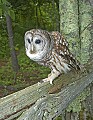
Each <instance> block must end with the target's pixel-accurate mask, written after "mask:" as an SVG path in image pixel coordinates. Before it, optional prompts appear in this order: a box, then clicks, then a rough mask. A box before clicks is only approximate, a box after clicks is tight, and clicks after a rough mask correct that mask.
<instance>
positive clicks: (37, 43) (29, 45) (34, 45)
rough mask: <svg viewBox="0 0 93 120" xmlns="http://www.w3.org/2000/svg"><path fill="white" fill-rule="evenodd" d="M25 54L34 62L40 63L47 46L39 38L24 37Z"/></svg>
mask: <svg viewBox="0 0 93 120" xmlns="http://www.w3.org/2000/svg"><path fill="white" fill-rule="evenodd" d="M25 46H26V54H27V56H28V57H29V58H30V59H32V60H34V61H41V60H42V59H43V58H44V57H45V55H46V54H47V49H48V44H47V42H46V40H45V39H42V38H41V36H39V35H37V36H34V37H32V36H30V37H29V36H26V38H25Z"/></svg>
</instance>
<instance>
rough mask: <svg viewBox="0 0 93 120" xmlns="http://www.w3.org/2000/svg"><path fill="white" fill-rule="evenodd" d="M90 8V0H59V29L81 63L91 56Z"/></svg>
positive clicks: (91, 26)
mask: <svg viewBox="0 0 93 120" xmlns="http://www.w3.org/2000/svg"><path fill="white" fill-rule="evenodd" d="M92 8H93V2H92V0H59V11H60V31H61V32H62V33H63V35H65V37H66V38H67V40H68V42H69V44H70V49H71V51H72V52H73V53H74V55H75V56H76V57H78V58H79V60H80V61H81V63H83V64H84V63H86V62H87V61H88V60H89V59H90V56H92V57H91V59H92V58H93V40H92V39H93V38H92V37H93V18H92V16H93V15H92V14H93V9H92ZM91 43H92V44H91Z"/></svg>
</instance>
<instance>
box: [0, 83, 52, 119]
mask: <svg viewBox="0 0 93 120" xmlns="http://www.w3.org/2000/svg"><path fill="white" fill-rule="evenodd" d="M50 86H51V85H49V83H44V84H41V85H38V83H37V84H35V85H33V86H30V87H27V88H25V89H23V90H20V91H18V92H15V93H13V94H11V95H8V96H6V97H3V98H1V99H0V120H5V119H6V118H7V119H8V117H10V116H11V115H14V114H16V113H17V112H20V111H22V109H26V108H28V107H29V106H31V105H32V104H34V103H35V101H36V100H38V99H39V98H40V97H42V96H45V95H47V94H48V90H49V88H50Z"/></svg>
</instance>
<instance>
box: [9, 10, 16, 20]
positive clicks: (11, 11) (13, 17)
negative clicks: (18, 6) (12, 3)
mask: <svg viewBox="0 0 93 120" xmlns="http://www.w3.org/2000/svg"><path fill="white" fill-rule="evenodd" d="M8 14H9V15H10V17H11V18H12V19H13V20H15V12H14V11H13V10H9V11H8Z"/></svg>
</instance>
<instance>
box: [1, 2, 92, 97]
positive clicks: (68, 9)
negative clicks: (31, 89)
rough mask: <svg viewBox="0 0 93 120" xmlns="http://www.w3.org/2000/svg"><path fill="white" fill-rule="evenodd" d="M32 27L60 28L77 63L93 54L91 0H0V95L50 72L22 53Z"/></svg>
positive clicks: (37, 79)
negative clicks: (26, 35) (27, 32)
mask: <svg viewBox="0 0 93 120" xmlns="http://www.w3.org/2000/svg"><path fill="white" fill-rule="evenodd" d="M33 28H39V29H45V30H48V31H54V30H55V31H59V32H61V33H62V34H63V36H65V38H66V39H67V41H68V42H69V48H70V50H71V51H72V52H73V54H74V56H75V57H76V58H77V59H78V60H79V61H80V62H81V64H85V63H87V62H88V61H89V60H92V58H93V1H92V0H26V1H25V0H0V97H3V96H5V95H7V94H10V93H12V92H15V91H18V90H20V89H23V88H25V87H27V86H29V85H32V84H35V83H37V82H38V81H39V80H41V79H43V78H45V77H47V75H48V73H49V72H50V70H49V69H48V68H46V67H43V66H40V65H38V64H37V63H35V62H33V61H31V60H30V59H29V58H28V57H27V56H26V55H25V47H24V34H25V32H26V31H27V30H30V29H33Z"/></svg>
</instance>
